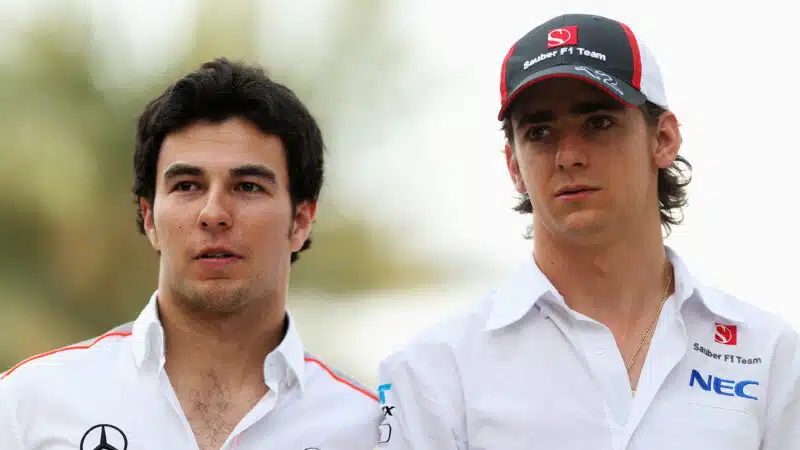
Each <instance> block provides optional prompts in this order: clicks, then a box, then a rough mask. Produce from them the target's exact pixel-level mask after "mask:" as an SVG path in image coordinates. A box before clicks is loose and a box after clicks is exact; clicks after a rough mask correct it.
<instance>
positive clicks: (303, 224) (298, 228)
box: [289, 201, 317, 252]
mask: <svg viewBox="0 0 800 450" xmlns="http://www.w3.org/2000/svg"><path fill="white" fill-rule="evenodd" d="M316 217H317V202H311V201H304V202H300V203H299V204H298V205H297V207H295V212H294V220H293V223H292V232H291V234H290V235H289V240H290V243H291V248H292V252H297V251H300V249H301V248H303V244H305V242H306V239H308V237H309V236H310V235H311V228H312V226H313V224H314V219H315V218H316Z"/></svg>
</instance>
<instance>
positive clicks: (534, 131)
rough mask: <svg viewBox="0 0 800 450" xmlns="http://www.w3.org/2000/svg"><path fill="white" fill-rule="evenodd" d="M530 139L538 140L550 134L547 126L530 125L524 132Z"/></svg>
mask: <svg viewBox="0 0 800 450" xmlns="http://www.w3.org/2000/svg"><path fill="white" fill-rule="evenodd" d="M525 134H526V135H527V137H528V139H530V140H531V141H540V140H542V139H544V138H546V137H547V136H549V135H550V128H549V127H530V128H529V129H528V131H527V133H525Z"/></svg>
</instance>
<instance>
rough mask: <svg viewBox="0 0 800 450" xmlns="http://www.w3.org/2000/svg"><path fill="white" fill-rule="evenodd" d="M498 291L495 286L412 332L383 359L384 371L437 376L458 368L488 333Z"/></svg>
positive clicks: (416, 376) (390, 374)
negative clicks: (460, 307) (419, 330)
mask: <svg viewBox="0 0 800 450" xmlns="http://www.w3.org/2000/svg"><path fill="white" fill-rule="evenodd" d="M494 294H495V291H494V290H493V291H490V292H488V293H486V294H484V295H483V296H480V297H478V298H477V299H473V301H472V302H471V303H470V304H469V305H468V306H466V307H464V308H463V309H461V310H459V311H457V312H455V313H451V314H449V315H447V316H444V317H443V318H442V319H440V320H439V321H437V322H435V323H434V324H433V325H431V326H429V327H427V328H425V329H423V330H422V331H421V332H419V333H417V334H416V335H414V336H412V337H411V338H410V339H409V340H408V341H406V342H405V343H404V344H403V345H402V346H400V347H399V348H396V349H395V350H393V351H392V352H391V353H389V355H387V356H386V357H385V358H384V359H383V360H382V361H381V363H380V372H381V375H382V376H392V375H393V374H399V373H401V372H404V373H405V374H406V375H411V376H414V377H415V378H419V377H420V376H425V374H426V373H427V372H430V375H431V376H436V375H437V374H440V373H441V372H446V371H448V370H455V367H456V366H457V364H458V360H459V358H460V356H461V355H463V353H464V352H465V351H466V350H467V349H468V348H471V347H472V346H473V345H474V342H475V340H477V339H480V337H481V336H483V335H484V334H485V333H486V324H487V320H488V318H489V314H490V312H491V307H492V305H493V302H494V300H495V298H494Z"/></svg>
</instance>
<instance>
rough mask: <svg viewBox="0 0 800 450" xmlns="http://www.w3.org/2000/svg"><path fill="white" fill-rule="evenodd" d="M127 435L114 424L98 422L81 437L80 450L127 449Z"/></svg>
mask: <svg viewBox="0 0 800 450" xmlns="http://www.w3.org/2000/svg"><path fill="white" fill-rule="evenodd" d="M127 449H128V437H127V436H125V433H123V432H122V430H120V429H119V428H117V427H115V426H114V425H109V424H100V425H95V426H93V427H92V428H89V429H88V430H87V431H86V433H84V434H83V438H81V449H80V450H127Z"/></svg>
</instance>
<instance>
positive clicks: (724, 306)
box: [665, 246, 744, 323]
mask: <svg viewBox="0 0 800 450" xmlns="http://www.w3.org/2000/svg"><path fill="white" fill-rule="evenodd" d="M665 248H666V252H667V257H668V258H669V260H670V262H672V267H673V270H674V271H675V294H674V297H675V301H676V305H677V307H678V308H677V309H678V311H681V310H682V308H683V307H684V305H686V304H687V302H689V301H699V302H700V303H701V304H702V305H703V306H705V307H706V309H708V310H709V311H710V312H711V313H712V314H715V315H717V316H719V317H722V318H724V319H727V320H729V321H731V322H734V323H742V322H743V321H744V316H743V313H742V311H741V309H740V308H739V307H738V305H737V304H736V303H734V302H731V301H729V300H728V299H727V298H726V296H725V295H724V294H723V293H721V292H719V291H717V290H715V289H712V288H710V287H709V286H706V285H703V284H701V283H700V282H698V281H697V279H695V277H694V276H693V275H692V273H691V271H690V270H689V268H688V266H687V265H686V263H685V262H684V261H683V259H682V258H681V257H680V256H679V255H678V253H677V252H676V251H675V250H674V249H672V248H671V247H668V246H665Z"/></svg>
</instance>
